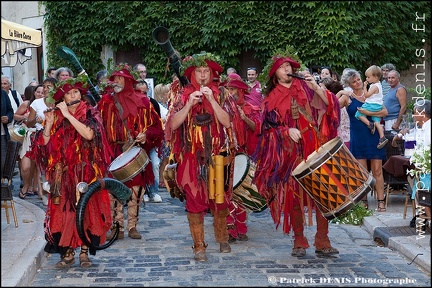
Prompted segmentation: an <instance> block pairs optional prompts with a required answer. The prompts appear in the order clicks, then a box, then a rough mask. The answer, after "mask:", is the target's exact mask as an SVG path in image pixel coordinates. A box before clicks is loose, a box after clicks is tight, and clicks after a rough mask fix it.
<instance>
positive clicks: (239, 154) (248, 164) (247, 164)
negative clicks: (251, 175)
mask: <svg viewBox="0 0 432 288" xmlns="http://www.w3.org/2000/svg"><path fill="white" fill-rule="evenodd" d="M237 156H245V157H246V160H247V162H246V171H244V172H243V175H242V177H241V178H240V181H239V182H237V183H236V184H235V185H234V172H235V158H236V157H237ZM251 161H252V160H251V159H250V157H249V155H247V154H246V153H243V152H241V153H237V154H236V155H235V156H234V171H233V190H235V189H237V188H238V187H239V186H240V184H241V183H242V182H243V180H244V179H246V177H247V175H248V172H249V168H250V165H251Z"/></svg>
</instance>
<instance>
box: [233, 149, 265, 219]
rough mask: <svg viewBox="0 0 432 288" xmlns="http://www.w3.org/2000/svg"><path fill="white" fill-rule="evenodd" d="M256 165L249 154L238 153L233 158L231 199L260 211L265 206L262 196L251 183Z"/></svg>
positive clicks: (250, 208) (252, 209)
mask: <svg viewBox="0 0 432 288" xmlns="http://www.w3.org/2000/svg"><path fill="white" fill-rule="evenodd" d="M255 170H256V165H255V164H254V163H253V162H252V161H251V160H250V158H249V156H247V155H246V154H244V153H239V154H237V155H236V156H235V158H234V176H233V200H234V201H235V202H237V203H238V204H241V205H243V206H244V207H246V208H247V209H248V210H251V211H253V212H261V211H264V210H265V209H266V208H267V202H266V199H265V198H264V197H262V196H261V195H260V194H259V193H258V188H257V187H256V185H255V184H252V179H253V177H254V176H255Z"/></svg>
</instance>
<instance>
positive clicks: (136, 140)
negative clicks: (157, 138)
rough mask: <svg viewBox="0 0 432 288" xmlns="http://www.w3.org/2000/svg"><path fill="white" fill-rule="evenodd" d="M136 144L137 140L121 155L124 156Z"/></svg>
mask: <svg viewBox="0 0 432 288" xmlns="http://www.w3.org/2000/svg"><path fill="white" fill-rule="evenodd" d="M137 142H138V141H137V140H135V141H133V142H132V144H131V145H130V146H129V147H128V148H127V149H126V151H124V152H123V154H126V153H127V152H128V151H129V150H130V149H132V147H134V146H135V144H136V143H137Z"/></svg>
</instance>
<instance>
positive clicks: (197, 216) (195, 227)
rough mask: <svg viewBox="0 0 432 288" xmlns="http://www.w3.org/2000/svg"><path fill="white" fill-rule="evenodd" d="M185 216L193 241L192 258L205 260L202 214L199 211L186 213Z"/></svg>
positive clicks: (205, 245) (205, 246)
mask: <svg viewBox="0 0 432 288" xmlns="http://www.w3.org/2000/svg"><path fill="white" fill-rule="evenodd" d="M187 218H188V221H189V228H190V230H191V234H192V239H193V241H194V245H193V246H192V249H193V251H194V259H195V261H207V256H206V254H205V251H206V248H207V244H206V243H205V242H204V215H202V214H201V213H188V214H187Z"/></svg>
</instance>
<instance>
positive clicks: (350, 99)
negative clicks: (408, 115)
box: [337, 69, 387, 212]
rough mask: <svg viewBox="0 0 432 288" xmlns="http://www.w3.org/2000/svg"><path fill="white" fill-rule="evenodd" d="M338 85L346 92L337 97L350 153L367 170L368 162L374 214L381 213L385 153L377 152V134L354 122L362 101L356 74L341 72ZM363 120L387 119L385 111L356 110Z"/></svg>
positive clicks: (361, 84) (365, 203) (360, 81)
mask: <svg viewBox="0 0 432 288" xmlns="http://www.w3.org/2000/svg"><path fill="white" fill-rule="evenodd" d="M341 82H342V85H343V86H344V87H347V88H346V90H343V91H340V92H339V93H338V95H337V96H338V98H339V104H340V107H341V108H342V107H346V109H347V112H348V115H349V119H350V151H351V153H352V154H353V155H354V157H355V158H356V159H357V160H358V161H359V162H360V164H361V165H362V166H363V167H365V168H366V169H367V167H368V161H370V169H371V170H372V175H373V177H374V178H375V181H376V182H375V189H374V191H375V193H377V198H378V208H377V209H376V211H378V212H385V211H386V206H385V201H384V178H383V174H382V163H383V160H385V159H386V154H385V149H378V148H377V145H376V143H378V142H377V141H378V140H379V135H378V133H375V134H371V131H370V130H369V128H368V127H367V126H366V125H364V124H363V122H361V121H360V120H358V119H357V118H355V113H356V112H357V111H358V109H359V108H360V109H361V106H362V104H363V103H364V101H365V100H366V98H365V97H364V91H363V81H362V79H361V76H360V73H359V72H358V71H356V70H354V69H345V70H344V72H343V74H342V77H341ZM360 112H361V113H364V114H365V115H367V116H377V117H384V116H386V115H387V109H386V108H385V107H383V109H382V110H381V111H379V112H370V111H366V110H365V109H361V110H360ZM363 203H364V206H366V208H367V195H365V197H364V198H363Z"/></svg>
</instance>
